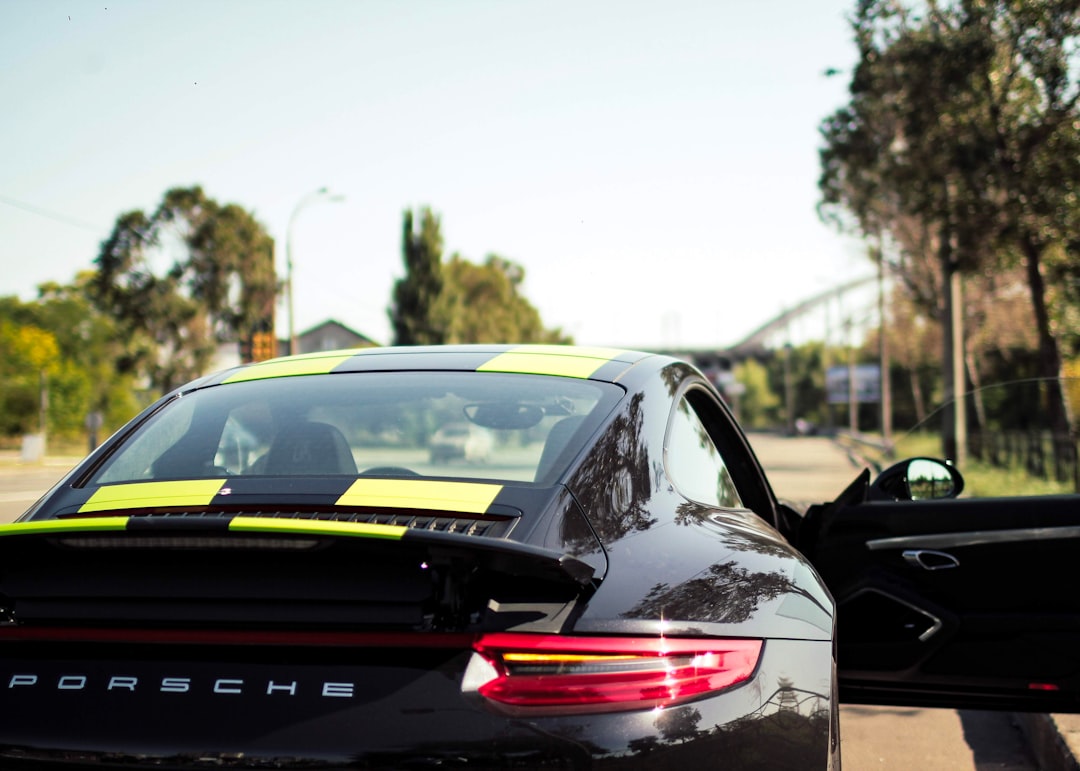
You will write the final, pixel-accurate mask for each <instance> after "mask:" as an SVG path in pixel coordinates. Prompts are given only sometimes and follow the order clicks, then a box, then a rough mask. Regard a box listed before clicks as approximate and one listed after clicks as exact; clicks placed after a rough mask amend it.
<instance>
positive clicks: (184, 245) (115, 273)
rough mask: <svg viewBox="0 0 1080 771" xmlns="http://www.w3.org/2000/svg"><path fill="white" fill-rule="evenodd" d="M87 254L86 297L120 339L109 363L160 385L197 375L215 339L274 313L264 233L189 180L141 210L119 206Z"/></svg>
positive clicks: (245, 330) (246, 331)
mask: <svg viewBox="0 0 1080 771" xmlns="http://www.w3.org/2000/svg"><path fill="white" fill-rule="evenodd" d="M95 262H96V264H97V268H98V270H97V273H96V274H95V276H94V278H93V280H92V281H91V282H90V284H89V286H88V290H89V296H90V298H91V300H92V301H93V303H94V305H95V307H96V308H97V309H98V310H100V311H101V312H102V313H104V314H106V315H107V316H109V317H110V318H112V319H115V321H116V323H117V328H118V332H119V333H120V335H121V336H122V337H123V338H124V339H125V340H126V341H127V345H126V346H125V349H124V350H123V351H122V352H121V353H120V354H119V355H118V356H117V357H116V360H115V364H116V368H117V370H118V371H119V372H121V373H125V374H127V373H134V374H138V375H142V376H145V377H146V378H148V380H149V382H150V383H151V385H152V387H153V388H155V389H157V390H159V391H168V390H170V389H171V388H173V387H175V386H176V385H179V384H180V383H182V382H184V381H186V380H189V379H191V378H193V377H196V376H198V375H200V374H202V373H203V372H204V371H205V368H206V367H207V365H208V364H209V361H210V359H211V357H212V356H213V354H214V352H215V350H216V348H217V345H218V344H219V343H222V342H231V341H236V340H241V339H245V338H247V337H248V336H249V335H250V334H251V333H252V332H253V331H255V330H256V329H260V328H261V327H263V326H264V325H265V324H266V322H267V319H269V318H272V316H273V304H274V299H275V297H276V296H277V279H276V276H275V273H274V261H273V240H272V239H271V238H270V236H269V235H268V234H267V232H266V229H265V228H264V227H263V225H262V224H260V223H259V222H258V221H256V220H255V218H254V216H253V215H252V214H251V213H249V212H247V211H245V210H244V209H242V208H241V207H239V206H237V205H236V204H225V205H222V204H219V203H218V202H217V201H215V200H213V199H212V198H209V197H208V196H207V195H206V194H205V193H204V192H203V190H202V188H201V187H198V186H196V187H192V188H174V189H172V190H169V191H167V192H166V193H165V195H164V196H163V198H162V200H161V203H160V204H159V205H158V208H157V209H156V210H155V211H154V212H153V214H151V215H150V216H149V217H148V216H147V215H146V214H145V213H143V212H142V211H131V212H127V213H126V214H122V215H121V216H120V217H119V218H118V219H117V221H116V224H115V225H114V227H113V231H112V233H111V234H110V236H109V238H108V239H107V240H106V241H104V242H103V243H102V245H101V250H100V252H99V254H98V257H97V259H96V260H95ZM162 263H164V264H162Z"/></svg>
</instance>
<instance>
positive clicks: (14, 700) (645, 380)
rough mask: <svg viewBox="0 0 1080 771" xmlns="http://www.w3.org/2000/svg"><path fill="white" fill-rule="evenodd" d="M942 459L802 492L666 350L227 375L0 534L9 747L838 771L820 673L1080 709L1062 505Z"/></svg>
mask: <svg viewBox="0 0 1080 771" xmlns="http://www.w3.org/2000/svg"><path fill="white" fill-rule="evenodd" d="M458 424H467V425H469V426H475V427H477V432H478V433H481V434H483V435H485V436H488V437H490V439H489V440H485V441H490V444H491V446H490V449H489V450H488V451H486V452H484V453H482V454H475V455H474V456H472V457H466V456H465V455H464V454H462V456H461V457H458V458H455V459H449V458H443V457H439V458H437V459H433V457H432V453H431V450H430V445H431V442H432V437H433V435H434V434H435V433H436V432H438V431H439V430H440V428H441V427H444V426H447V425H458ZM436 460H437V462H436ZM962 484H963V482H962V479H961V478H960V476H959V474H958V473H957V472H956V471H955V470H953V469H952V468H951V467H949V466H947V465H946V464H944V463H939V462H936V461H932V460H929V459H919V460H914V461H909V462H905V463H902V464H899V465H898V466H896V467H894V468H893V469H891V470H889V471H887V472H886V473H884V474H883V475H882V476H881V477H880V478H879V479H878V480H877V481H876V482H874V483H873V484H871V483H870V480H869V474H868V473H864V474H863V475H862V476H860V477H859V478H858V479H857V480H856V481H855V482H854V483H853V484H852V485H851V486H850V487H849V488H848V489H847V490H846V491H844V492H843V493H842V494H841V495H840V496H839V497H838V498H837V500H836V501H834V502H832V503H831V504H825V505H821V506H815V507H811V509H810V510H809V511H808V512H806V515H805V517H803V516H801V513H797V512H795V511H793V510H791V509H789V508H787V507H786V506H784V505H782V504H780V503H778V502H777V500H776V498H775V496H774V495H773V492H772V490H771V489H770V487H769V484H768V482H767V480H766V478H765V476H764V474H763V473H762V470H761V467H760V466H759V464H758V462H757V460H756V459H755V457H754V454H753V453H752V451H751V449H750V446H749V445H748V444H747V441H746V439H745V437H744V436H743V434H742V433H741V431H740V430H739V428H738V426H737V425H736V423H735V422H734V420H733V419H732V417H731V415H730V413H729V412H728V410H727V409H726V408H725V406H724V405H723V403H722V401H721V399H720V398H719V395H718V394H717V392H716V391H715V389H714V388H713V386H712V385H711V384H710V383H709V382H708V381H707V380H706V379H705V378H704V377H703V376H702V375H701V374H700V373H699V372H698V371H697V370H695V369H694V368H693V367H691V366H689V365H687V364H686V363H684V362H681V361H679V360H676V359H673V358H669V357H665V356H659V355H652V354H645V353H637V352H626V351H618V350H608V349H592V348H575V347H559V346H461V347H418V348H376V349H366V350H360V351H340V352H332V353H320V354H312V355H306V356H297V357H291V358H286V359H277V360H272V361H267V362H262V363H258V364H254V365H250V366H247V367H241V368H236V369H232V370H229V371H226V372H223V373H219V374H215V375H212V376H209V377H206V378H203V379H201V380H198V381H196V382H193V383H191V384H189V385H187V386H184V387H182V388H180V389H178V390H176V391H175V392H173V393H172V394H169V395H168V396H166V397H164V398H162V399H161V400H160V401H158V402H157V403H156V404H154V405H153V406H151V407H150V408H148V409H147V410H146V411H145V412H144V413H143V414H141V415H139V416H138V417H137V418H136V419H134V420H133V421H132V422H131V423H130V424H129V425H128V426H126V427H125V428H123V429H122V430H121V431H119V432H118V433H117V434H116V435H115V436H113V437H112V438H111V439H109V441H108V442H106V443H105V444H104V445H102V446H101V447H100V448H99V449H98V450H97V451H95V452H94V453H93V454H92V455H91V456H90V457H88V458H87V459H86V460H85V461H84V462H82V463H81V464H80V465H79V466H77V467H76V468H75V469H74V470H73V471H72V472H71V473H70V474H69V475H68V476H67V477H65V478H64V479H63V480H62V481H61V482H60V483H59V484H58V485H57V486H56V487H55V488H54V489H52V490H51V491H50V492H49V493H48V494H47V495H45V496H44V497H43V498H42V499H41V500H40V501H39V502H37V503H36V504H35V505H34V506H33V507H32V508H31V509H30V510H29V511H28V512H27V513H26V514H25V515H24V516H23V517H21V518H20V519H19V520H18V521H17V522H15V523H13V524H11V525H5V526H0V715H2V719H0V766H2V767H3V768H43V767H57V766H70V767H72V768H125V769H134V768H144V769H149V768H153V769H163V768H164V769H169V768H189V767H196V768H199V767H214V768H305V769H307V768H334V769H337V768H341V769H344V768H350V769H352V768H363V769H374V768H406V769H427V768H611V769H633V768H648V769H664V768H679V769H680V770H684V769H688V768H704V767H718V768H731V769H825V768H837V767H839V737H838V724H837V709H838V702H839V700H840V699H841V698H843V699H846V700H853V701H870V702H882V703H895V704H928V705H945V704H951V705H955V706H979V707H1002V708H1010V709H1038V710H1051V709H1052V710H1055V711H1066V710H1074V709H1075V708H1076V706H1077V701H1076V696H1075V694H1076V691H1077V686H1078V685H1080V681H1078V679H1077V672H1076V670H1077V666H1076V661H1077V654H1076V651H1077V650H1078V649H1080V648H1078V647H1077V642H1078V639H1077V638H1078V635H1080V614H1078V610H1080V609H1078V607H1077V606H1078V605H1080V600H1078V599H1077V597H1076V596H1063V594H1067V593H1062V592H1052V591H1047V590H1046V589H1047V587H1060V586H1070V585H1072V581H1071V570H1072V565H1073V564H1074V562H1075V560H1070V559H1069V555H1070V554H1072V553H1073V552H1075V545H1076V543H1077V541H1076V538H1077V537H1078V536H1080V511H1078V510H1077V507H1076V505H1075V498H1074V497H1071V496H1070V497H1061V498H1047V499H1038V500H1027V499H1011V500H1005V499H1002V500H992V501H977V500H963V499H955V495H956V494H957V493H958V492H959V491H960V488H961V486H962ZM1073 594H1075V593H1073ZM834 597H835V602H834ZM838 618H839V619H840V621H841V623H840V627H839V629H840V632H839V634H837V623H836V622H837V619H838ZM838 642H839V645H838V644H837V643H838ZM838 665H839V670H838ZM838 672H839V678H838V677H837V674H838Z"/></svg>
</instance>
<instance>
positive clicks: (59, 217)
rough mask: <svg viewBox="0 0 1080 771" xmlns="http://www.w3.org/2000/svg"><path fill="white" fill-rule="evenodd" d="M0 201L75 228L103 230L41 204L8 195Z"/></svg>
mask: <svg viewBox="0 0 1080 771" xmlns="http://www.w3.org/2000/svg"><path fill="white" fill-rule="evenodd" d="M0 203H3V204H7V205H8V206H11V207H13V208H15V209H22V210H23V211H28V212H30V213H31V214H36V215H38V216H39V217H45V218H46V219H50V220H53V221H54V222H62V223H63V224H65V225H70V226H71V227H73V228H79V229H81V230H89V231H90V232H91V233H98V234H100V233H101V232H102V228H100V227H98V226H97V225H91V224H89V223H87V222H82V221H81V220H77V219H75V218H74V217H68V216H67V215H64V214H57V213H56V212H52V211H49V210H48V209H42V208H41V207H40V206H34V205H32V204H28V203H24V202H23V201H18V200H16V199H14V198H9V197H7V196H6V195H0Z"/></svg>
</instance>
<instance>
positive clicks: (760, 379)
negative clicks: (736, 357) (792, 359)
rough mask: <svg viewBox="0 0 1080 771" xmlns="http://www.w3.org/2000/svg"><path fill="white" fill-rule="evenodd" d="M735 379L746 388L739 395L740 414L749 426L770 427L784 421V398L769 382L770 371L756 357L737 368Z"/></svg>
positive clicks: (742, 420) (743, 422)
mask: <svg viewBox="0 0 1080 771" xmlns="http://www.w3.org/2000/svg"><path fill="white" fill-rule="evenodd" d="M735 380H736V381H737V382H739V383H741V384H742V386H743V388H744V389H745V390H744V391H743V393H742V395H741V396H740V397H739V414H740V420H741V422H742V424H743V425H744V426H745V427H747V428H770V427H772V426H775V425H777V424H779V423H781V422H782V421H783V408H784V404H783V399H782V398H781V396H780V395H779V394H778V393H777V392H776V391H774V390H773V388H772V387H771V385H770V383H769V371H768V369H766V367H765V365H763V364H761V363H760V362H759V361H757V360H756V359H746V360H745V361H743V362H742V363H741V364H739V365H738V366H737V367H736V368H735Z"/></svg>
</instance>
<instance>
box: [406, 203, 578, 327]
mask: <svg viewBox="0 0 1080 771" xmlns="http://www.w3.org/2000/svg"><path fill="white" fill-rule="evenodd" d="M442 246H443V244H442V234H441V233H440V232H439V219H438V217H436V216H435V215H434V214H433V213H432V212H431V210H430V209H428V208H425V209H423V210H422V211H421V215H420V230H419V232H417V231H416V228H415V226H414V223H413V215H412V212H409V211H407V212H405V223H404V234H403V238H402V257H403V259H404V263H405V277H404V278H401V279H399V280H398V281H397V283H396V284H395V285H394V294H393V305H392V307H391V308H390V311H389V314H390V320H391V322H392V324H393V326H394V343H395V344H396V345H437V344H441V343H491V342H507V343H508V342H515V343H566V342H570V338H569V337H567V336H566V335H564V334H563V332H562V330H560V329H546V328H545V327H544V325H543V322H542V320H541V318H540V313H539V311H537V310H536V308H535V307H534V306H533V305H532V304H531V303H529V301H528V300H527V299H526V298H525V297H524V295H523V294H522V292H521V287H522V284H523V283H524V281H525V269H524V268H522V267H521V266H520V265H518V264H516V263H514V262H512V261H510V260H507V259H505V258H503V257H499V256H498V255H494V254H492V255H488V257H487V259H486V260H485V261H484V263H483V264H482V265H477V264H475V263H472V262H470V261H469V260H467V259H465V258H464V257H462V256H461V255H459V254H454V255H453V256H452V257H451V258H450V260H449V261H448V262H446V263H443V261H442Z"/></svg>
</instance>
